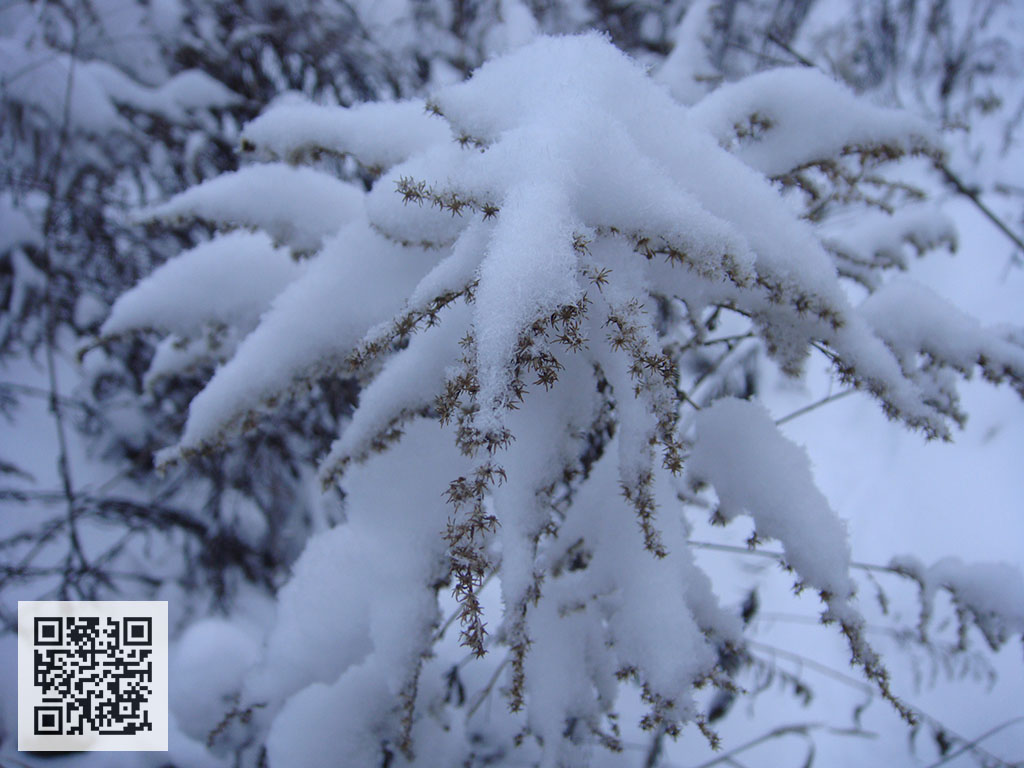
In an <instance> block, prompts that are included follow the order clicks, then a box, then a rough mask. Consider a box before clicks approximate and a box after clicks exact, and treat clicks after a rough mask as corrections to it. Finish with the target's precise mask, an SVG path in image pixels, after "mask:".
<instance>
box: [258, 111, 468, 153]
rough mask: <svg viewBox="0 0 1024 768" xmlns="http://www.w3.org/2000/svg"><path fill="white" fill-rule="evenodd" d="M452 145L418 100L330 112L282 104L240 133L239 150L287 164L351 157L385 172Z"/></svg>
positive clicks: (440, 122) (446, 129) (440, 123)
mask: <svg viewBox="0 0 1024 768" xmlns="http://www.w3.org/2000/svg"><path fill="white" fill-rule="evenodd" d="M447 141H451V130H450V128H449V127H448V124H447V123H445V122H444V121H443V120H439V119H438V118H437V117H436V116H433V115H430V114H429V113H428V112H427V111H426V109H425V107H424V102H423V101H421V100H412V101H400V102H380V103H372V102H371V103H368V104H360V105H358V106H356V107H351V108H344V107H329V106H319V105H316V104H283V105H280V106H276V107H273V108H271V109H269V110H267V111H266V112H265V113H264V114H262V115H260V116H259V117H257V118H256V119H255V120H253V121H252V122H251V123H249V124H248V125H247V126H246V127H245V129H244V130H243V131H242V142H243V145H245V144H246V142H248V143H249V144H251V145H252V146H253V148H255V149H256V150H260V151H263V152H266V153H268V154H269V155H270V156H271V157H275V158H280V159H283V160H286V161H288V162H298V161H299V160H301V159H303V158H306V157H309V156H311V155H315V154H316V153H318V152H329V153H333V154H337V155H351V156H352V157H354V158H355V159H356V160H358V161H359V162H360V163H361V164H362V165H364V166H366V167H367V168H376V169H379V170H384V169H387V168H390V167H391V166H393V165H396V164H397V163H400V162H402V161H403V160H405V159H407V158H409V157H411V156H412V155H414V154H416V153H418V152H422V151H424V150H425V149H427V148H429V147H431V146H432V145H434V144H440V143H443V142H447Z"/></svg>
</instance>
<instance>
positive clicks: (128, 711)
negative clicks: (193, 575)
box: [18, 601, 167, 751]
mask: <svg viewBox="0 0 1024 768" xmlns="http://www.w3.org/2000/svg"><path fill="white" fill-rule="evenodd" d="M18 635H19V679H18V704H19V713H18V714H19V717H18V720H19V727H18V732H19V745H18V747H19V749H22V750H39V751H47V750H166V749H167V603H163V602H122V601H103V602H99V601H88V602H87V601H82V602H71V601H61V602H32V603H26V602H23V603H19V604H18Z"/></svg>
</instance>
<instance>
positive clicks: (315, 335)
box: [157, 221, 433, 462]
mask: <svg viewBox="0 0 1024 768" xmlns="http://www.w3.org/2000/svg"><path fill="white" fill-rule="evenodd" d="M432 261H433V257H432V256H431V254H430V252H429V251H423V250H421V249H410V248H402V247H400V246H398V245H396V244H394V243H392V242H390V241H389V240H387V239H385V238H383V237H381V236H380V235H378V234H376V233H375V232H374V231H373V230H372V229H370V228H369V227H367V225H366V224H365V222H361V221H356V222H354V223H352V224H350V225H348V226H347V227H345V228H344V229H343V230H342V231H341V232H339V233H338V234H337V235H336V236H335V237H333V238H332V239H330V240H329V241H328V242H327V244H326V245H325V247H324V249H323V250H322V251H320V252H319V253H318V254H317V255H316V256H315V257H314V258H313V259H311V260H310V262H309V264H308V267H307V268H306V269H305V271H304V273H303V274H302V276H301V277H299V278H298V279H297V280H295V281H294V282H292V283H290V284H289V285H288V286H287V288H285V290H284V291H283V292H281V293H280V294H279V295H278V296H277V297H276V299H275V300H274V301H273V303H272V305H271V307H270V309H269V310H268V311H267V312H266V313H265V314H264V316H263V319H262V321H261V322H260V324H259V325H258V326H257V328H256V329H255V330H254V331H253V332H252V333H251V334H249V336H248V337H246V339H245V340H244V341H243V342H242V343H241V344H240V345H239V347H238V351H237V352H236V354H235V356H234V357H233V358H232V359H231V360H230V361H229V362H228V363H226V364H225V365H224V366H222V367H221V368H219V369H218V370H217V372H216V373H215V374H214V376H213V378H212V379H211V380H210V382H209V384H207V386H206V388H205V389H204V390H203V391H202V392H200V393H199V394H198V395H197V396H196V398H195V399H194V400H193V401H192V404H191V406H190V407H189V416H188V421H187V422H186V424H185V431H184V434H183V435H182V437H181V441H180V443H179V445H178V447H177V448H173V449H168V450H166V451H163V452H161V453H160V454H159V455H158V457H157V459H158V462H162V461H167V460H173V459H174V458H176V457H177V455H178V453H179V452H180V451H181V450H196V449H200V448H203V447H205V446H207V445H209V444H211V443H213V442H216V441H217V440H218V439H219V437H220V435H221V433H222V431H223V428H224V427H225V425H227V424H229V423H234V422H238V421H240V420H241V419H242V418H243V417H244V416H246V415H248V414H249V413H250V412H251V411H253V410H255V409H257V408H259V407H260V406H261V405H262V404H263V403H264V401H265V400H267V399H269V398H273V397H275V396H277V395H279V394H280V393H282V392H284V391H286V390H288V389H289V388H290V387H291V386H292V385H293V384H295V383H297V382H299V381H303V380H305V379H306V378H308V377H312V376H315V375H317V374H318V373H327V372H329V371H331V369H332V367H333V366H337V365H338V364H339V363H340V362H341V361H343V359H344V357H345V356H346V355H347V354H348V353H349V352H351V351H352V350H353V349H354V348H355V346H356V344H357V343H358V342H359V341H360V340H361V339H362V338H363V336H364V334H365V333H366V331H367V329H368V328H372V327H374V326H375V325H377V324H378V323H380V322H381V321H383V320H385V319H387V318H388V317H391V316H392V315H394V314H395V313H396V312H397V311H398V310H399V309H400V308H401V306H402V302H403V300H404V299H405V297H406V296H408V295H409V292H410V291H411V290H412V289H413V287H414V286H415V285H416V283H417V282H418V281H419V278H420V277H421V276H422V274H423V273H424V272H425V271H426V269H427V268H428V267H429V266H430V264H431V263H432ZM270 360H272V361H273V364H272V365H268V361H270Z"/></svg>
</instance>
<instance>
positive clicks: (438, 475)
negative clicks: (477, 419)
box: [244, 420, 468, 768]
mask: <svg viewBox="0 0 1024 768" xmlns="http://www.w3.org/2000/svg"><path fill="white" fill-rule="evenodd" d="M439 438H440V439H439ZM399 467H400V468H401V473H402V481H401V482H395V472H396V469H397V468H399ZM467 471H468V460H467V459H466V458H465V457H463V456H461V455H460V454H459V452H458V450H457V449H456V448H455V447H454V439H453V438H452V436H451V434H444V433H442V432H441V430H440V429H439V428H438V426H437V424H436V422H432V421H426V420H418V421H416V422H414V423H412V424H410V425H409V428H408V429H407V431H406V434H405V437H404V438H403V440H402V441H401V442H400V443H398V444H397V445H396V446H395V447H394V448H393V449H392V450H391V452H389V453H388V454H385V455H378V456H374V457H372V458H371V459H370V460H369V461H367V462H366V463H365V464H362V465H359V466H357V467H354V468H353V469H352V470H350V473H349V474H348V476H347V480H346V486H345V487H346V491H347V499H346V511H347V521H346V523H345V525H343V526H339V527H337V528H334V529H331V530H328V531H325V532H324V533H322V534H319V535H318V536H316V537H315V538H313V539H312V540H311V541H310V543H309V544H308V545H307V547H306V550H305V552H304V553H303V554H302V556H301V557H300V558H299V560H298V561H297V562H296V564H295V567H294V576H293V577H292V579H291V581H290V582H289V583H288V584H287V585H286V586H285V587H283V588H282V590H281V594H280V602H279V606H278V614H277V622H276V625H275V627H274V629H273V631H272V632H271V634H270V637H269V639H268V642H267V645H266V651H265V654H264V658H263V660H262V663H261V664H260V665H258V667H257V669H256V670H255V671H254V672H253V674H252V675H251V676H250V678H249V680H248V683H247V685H246V689H245V692H244V696H245V698H246V700H248V701H252V702H256V701H264V702H265V701H270V702H274V704H272V705H271V709H270V711H268V712H267V713H266V715H268V716H274V715H276V717H275V718H274V722H273V725H272V727H271V729H270V733H269V737H268V739H267V749H268V757H269V758H270V760H271V761H273V762H274V764H287V765H294V766H301V768H319V766H324V767H325V768H327V767H328V766H336V765H339V764H341V765H373V764H374V762H375V759H376V757H378V756H379V754H380V748H381V742H382V741H383V740H384V739H386V738H389V737H392V738H393V737H394V736H395V718H394V713H393V711H392V706H393V705H392V702H393V698H391V697H389V696H387V695H382V692H384V691H387V692H390V694H391V696H392V697H399V696H400V695H401V694H402V693H403V691H404V690H405V688H406V686H407V684H408V683H409V682H410V679H411V678H412V676H413V675H414V674H415V672H416V670H417V668H418V665H419V663H420V659H421V656H422V655H423V654H424V653H426V651H427V650H428V648H429V645H430V637H431V634H432V629H433V627H434V625H435V623H436V622H437V620H438V608H437V597H436V594H435V589H434V585H435V584H436V583H437V582H438V580H439V579H440V578H442V577H443V576H444V572H445V567H444V566H445V559H444V552H445V544H444V541H443V539H442V538H441V537H440V536H439V535H438V531H440V530H443V528H444V526H445V523H446V521H447V519H448V516H449V514H450V507H448V505H447V504H446V503H445V500H444V497H443V491H444V490H445V488H446V487H447V485H448V482H449V480H450V479H451V478H453V477H457V476H458V475H460V474H465V473H466V472H467ZM325 587H329V589H330V598H329V599H328V600H326V601H325V600H324V592H323V590H324V588H325ZM411 695H415V688H414V689H413V692H412V694H411ZM282 701H284V702H285V703H284V706H283V708H281V710H280V714H277V712H276V710H277V709H278V708H279V707H280V704H279V703H278V702H282ZM324 707H326V710H324V709H323V708H324ZM328 713H329V715H328ZM310 744H315V745H317V749H310V748H309V745H310Z"/></svg>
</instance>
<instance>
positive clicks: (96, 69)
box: [76, 61, 242, 120]
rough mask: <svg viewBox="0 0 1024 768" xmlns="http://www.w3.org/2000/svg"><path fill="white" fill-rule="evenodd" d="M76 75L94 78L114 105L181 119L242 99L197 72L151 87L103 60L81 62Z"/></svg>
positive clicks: (169, 118) (179, 74)
mask: <svg viewBox="0 0 1024 768" xmlns="http://www.w3.org/2000/svg"><path fill="white" fill-rule="evenodd" d="M78 67H79V71H78V72H76V76H77V75H84V76H87V77H90V78H93V79H94V80H95V81H96V82H97V83H99V84H100V86H101V87H102V88H103V89H104V90H105V91H106V93H107V96H108V97H109V98H110V100H111V101H112V102H114V103H115V104H119V105H122V106H126V107H130V108H132V109H136V110H139V111H142V112H149V113H152V114H157V115H162V116H164V117H166V118H167V119H168V120H181V119H183V118H184V117H185V116H186V115H187V113H189V112H192V111H195V110H205V109H224V108H227V107H232V106H235V105H237V104H238V103H239V102H241V101H242V97H241V96H239V95H238V94H237V93H235V92H234V91H232V90H231V89H230V88H228V87H227V86H225V85H224V84H223V83H221V82H219V81H217V80H214V79H213V78H212V77H210V75H208V74H206V73H205V72H202V71H200V70H197V69H189V70H185V71H184V72H179V73H178V74H176V75H174V76H173V77H171V78H170V79H168V80H167V81H166V82H165V83H162V84H160V85H159V86H156V87H150V86H147V85H144V84H142V83H139V82H138V81H136V80H133V79H132V78H131V77H129V76H128V75H126V74H125V73H124V72H122V71H121V70H119V69H118V68H117V67H114V66H111V65H110V64H107V63H106V62H102V61H90V62H85V63H80V64H79V65H78Z"/></svg>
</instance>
